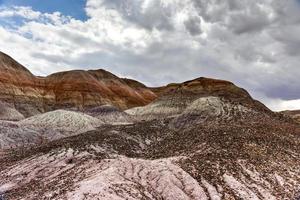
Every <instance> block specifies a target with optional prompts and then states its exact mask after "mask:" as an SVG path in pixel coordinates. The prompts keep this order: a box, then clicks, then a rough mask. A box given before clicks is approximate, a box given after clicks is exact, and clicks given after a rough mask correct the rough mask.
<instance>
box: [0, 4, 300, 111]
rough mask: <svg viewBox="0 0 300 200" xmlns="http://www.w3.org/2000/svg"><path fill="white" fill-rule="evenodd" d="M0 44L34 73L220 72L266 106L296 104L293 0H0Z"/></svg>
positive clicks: (147, 75)
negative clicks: (97, 69) (78, 71)
mask: <svg viewBox="0 0 300 200" xmlns="http://www.w3.org/2000/svg"><path fill="white" fill-rule="evenodd" d="M0 51H3V52H5V53H7V54H9V55H11V56H12V57H14V58H15V59H16V60H18V61H19V62H20V63H22V64H23V65H25V66H26V67H27V68H29V69H30V70H31V71H32V72H33V73H34V74H36V75H47V74H50V73H53V72H56V71H62V70H70V69H96V68H104V69H106V70H109V71H111V72H112V73H115V74H117V75H119V76H123V77H130V78H134V79H137V80H139V81H142V82H144V83H146V84H147V85H149V86H158V85H164V84H166V83H170V82H182V81H185V80H189V79H193V78H196V77H200V76H205V77H213V78H221V79H226V80H230V81H232V82H234V83H235V84H237V85H239V86H241V87H243V88H245V89H247V90H248V91H249V92H250V93H251V95H252V96H253V97H255V98H257V99H259V100H261V101H262V102H263V103H265V104H266V105H267V106H269V107H270V108H271V109H273V110H283V109H300V92H299V91H300V68H299V64H300V1H298V0H251V1H249V0H86V1H85V0H43V1H42V3H41V1H40V0H0Z"/></svg>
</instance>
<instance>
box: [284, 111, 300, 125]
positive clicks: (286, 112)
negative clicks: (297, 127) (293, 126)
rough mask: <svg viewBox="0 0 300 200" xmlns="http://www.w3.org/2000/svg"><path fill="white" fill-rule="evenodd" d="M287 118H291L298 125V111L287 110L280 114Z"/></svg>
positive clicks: (299, 119) (299, 120)
mask: <svg viewBox="0 0 300 200" xmlns="http://www.w3.org/2000/svg"><path fill="white" fill-rule="evenodd" d="M281 113H283V114H285V115H287V116H290V117H291V118H293V119H295V120H296V121H298V122H299V123H300V110H287V111H283V112H281Z"/></svg>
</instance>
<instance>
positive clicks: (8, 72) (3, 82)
mask: <svg viewBox="0 0 300 200" xmlns="http://www.w3.org/2000/svg"><path fill="white" fill-rule="evenodd" d="M155 98H156V95H155V94H154V93H153V92H152V91H151V90H150V89H148V88H147V87H145V86H144V85H143V84H140V83H138V82H134V81H131V80H129V79H121V78H119V77H117V76H115V75H113V74H111V73H110V72H107V71H105V70H89V71H83V70H74V71H67V72H59V73H55V74H52V75H49V76H47V77H36V76H34V75H33V74H32V73H31V72H30V71H29V70H27V69H26V68H25V67H23V66H22V65H21V64H19V63H18V62H16V61H15V60H13V59H12V58H11V57H9V56H8V55H6V54H4V53H0V101H3V102H7V103H9V104H11V105H13V106H14V107H15V109H16V110H18V111H19V112H20V113H22V114H23V115H24V116H25V117H28V116H32V115H35V114H39V113H43V112H47V111H51V110H55V109H60V108H77V109H79V110H82V109H84V108H89V107H96V106H100V105H105V104H110V105H113V106H116V107H118V108H120V109H128V108H132V107H136V106H143V105H146V104H148V103H150V102H151V101H153V100H154V99H155Z"/></svg>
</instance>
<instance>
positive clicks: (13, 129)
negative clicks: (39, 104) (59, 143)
mask: <svg viewBox="0 0 300 200" xmlns="http://www.w3.org/2000/svg"><path fill="white" fill-rule="evenodd" d="M102 124H103V122H102V121H101V120H99V119H97V118H94V117H92V116H89V115H86V114H83V113H78V112H73V111H66V110H56V111H51V112H47V113H44V114H40V115H36V116H33V117H30V118H27V119H24V120H21V121H18V122H8V121H0V149H8V148H16V147H23V146H29V145H34V144H41V143H45V142H48V141H52V140H57V139H60V138H64V137H68V136H72V135H75V134H79V133H83V132H87V131H90V130H95V128H96V127H99V126H101V125H102Z"/></svg>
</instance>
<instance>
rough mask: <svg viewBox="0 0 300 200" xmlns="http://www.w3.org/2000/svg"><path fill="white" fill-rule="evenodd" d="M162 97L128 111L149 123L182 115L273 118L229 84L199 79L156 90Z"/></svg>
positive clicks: (242, 90)
mask: <svg viewBox="0 0 300 200" xmlns="http://www.w3.org/2000/svg"><path fill="white" fill-rule="evenodd" d="M152 91H153V92H155V93H156V94H157V95H158V96H159V97H158V98H157V99H156V100H154V101H153V102H152V103H150V104H148V105H146V106H143V107H135V108H132V109H129V110H126V112H127V113H129V114H132V115H137V116H141V117H142V118H144V119H145V118H146V119H154V118H157V117H160V118H161V117H162V118H164V117H171V116H175V115H180V114H199V115H200V114H202V115H205V113H206V114H207V113H210V115H212V114H214V115H215V116H217V115H230V113H232V114H233V113H235V114H236V115H241V114H243V113H247V112H248V111H249V112H260V113H268V114H272V112H271V111H270V110H269V109H268V108H267V107H265V106H264V105H263V104H262V103H260V102H258V101H256V100H254V99H253V98H252V97H251V96H250V95H249V93H248V92H247V91H246V90H244V89H242V88H239V87H237V86H235V85H234V84H233V83H231V82H229V81H223V80H216V79H210V78H198V79H195V80H191V81H187V82H184V83H180V84H170V85H167V86H165V87H160V88H152Z"/></svg>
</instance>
